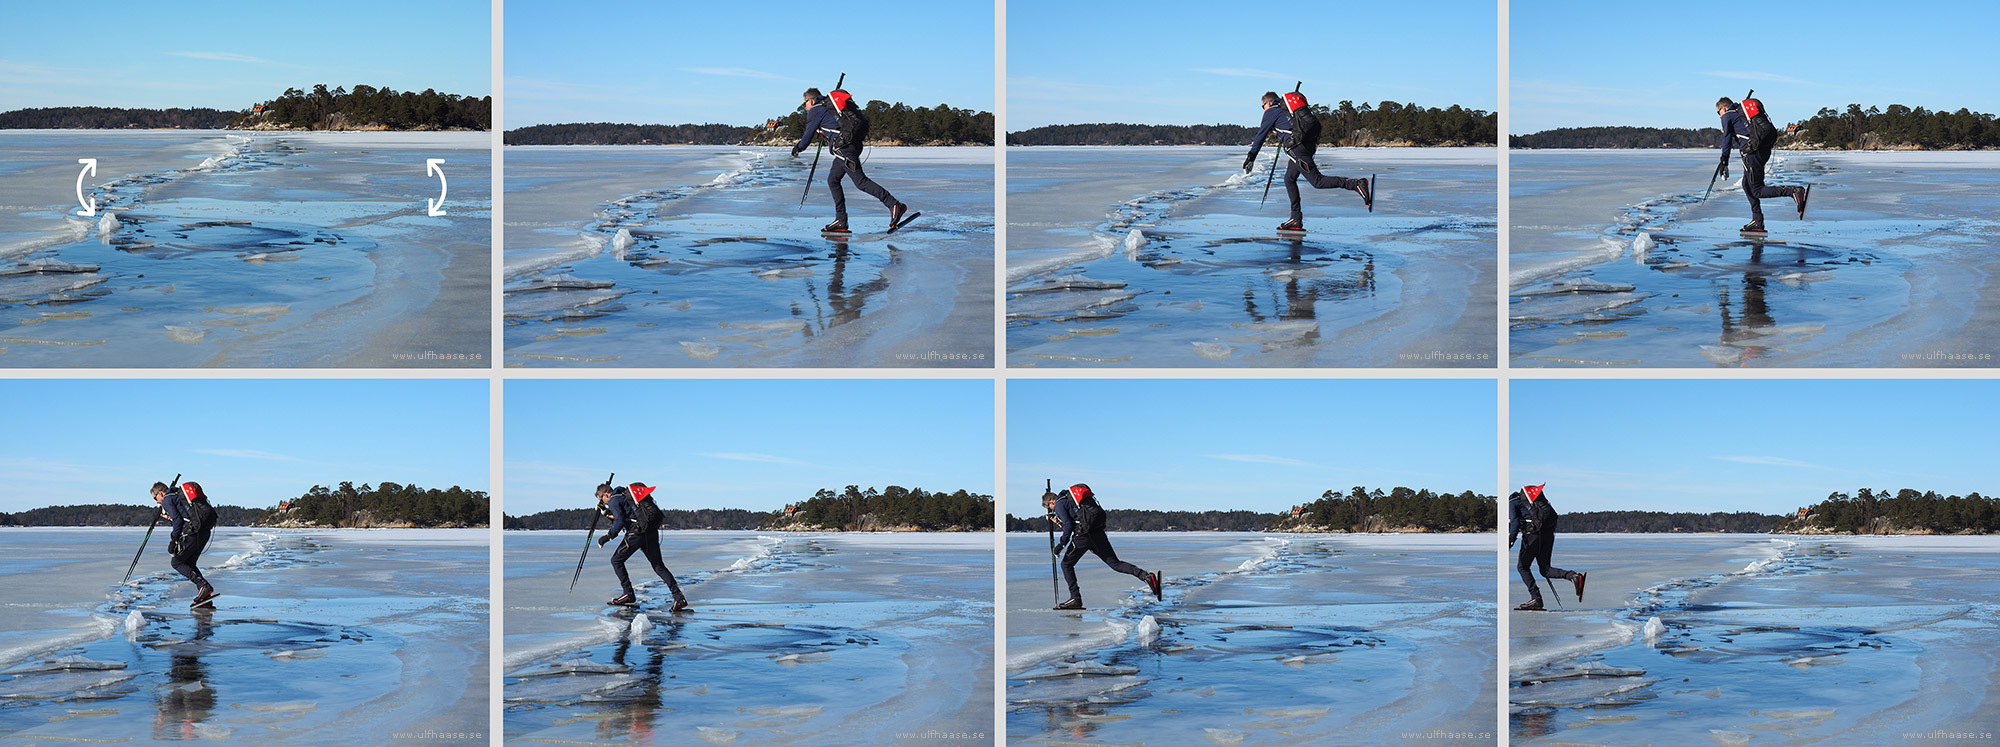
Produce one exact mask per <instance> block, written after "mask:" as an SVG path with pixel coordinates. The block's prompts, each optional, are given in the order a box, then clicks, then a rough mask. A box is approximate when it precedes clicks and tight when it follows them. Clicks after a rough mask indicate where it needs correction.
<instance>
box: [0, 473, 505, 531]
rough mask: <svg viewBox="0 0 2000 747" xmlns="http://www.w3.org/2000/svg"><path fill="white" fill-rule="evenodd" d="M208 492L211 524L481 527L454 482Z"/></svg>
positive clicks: (57, 520)
mask: <svg viewBox="0 0 2000 747" xmlns="http://www.w3.org/2000/svg"><path fill="white" fill-rule="evenodd" d="M141 500H143V501H145V502H144V503H130V504H126V503H109V504H92V505H83V506H50V507H47V508H36V509H30V510H27V511H22V512H20V513H14V514H5V513H0V526H30V527H52V526H91V527H130V526H139V527H142V526H146V525H147V524H149V523H151V522H152V520H153V516H155V515H156V514H158V513H159V509H158V508H157V507H155V506H153V505H151V498H150V497H144V498H141ZM220 500H221V499H220V498H219V497H213V496H212V497H211V498H210V501H211V505H213V506H214V507H215V515H216V524H217V525H218V526H232V527H426V528H428V527H483V526H486V511H487V495H486V493H485V491H480V490H466V489H464V488H460V487H458V486H456V485H454V486H451V487H449V488H445V489H442V490H440V489H437V488H421V487H418V486H415V485H399V484H397V483H393V482H384V483H382V484H380V485H377V486H372V487H371V486H369V485H368V484H366V483H363V484H362V485H361V487H358V488H357V487H355V486H354V483H351V482H343V483H340V485H339V486H337V487H334V488H327V487H325V486H321V485H314V486H313V487H312V489H311V490H308V491H306V493H305V495H302V496H299V497H298V498H294V499H292V500H289V501H285V502H282V503H279V504H278V505H276V506H273V507H271V508H243V507H241V506H235V505H229V504H225V503H222V502H220Z"/></svg>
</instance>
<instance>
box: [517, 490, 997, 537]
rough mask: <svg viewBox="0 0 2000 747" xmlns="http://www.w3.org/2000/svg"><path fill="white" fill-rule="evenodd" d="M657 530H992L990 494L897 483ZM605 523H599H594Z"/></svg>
mask: <svg viewBox="0 0 2000 747" xmlns="http://www.w3.org/2000/svg"><path fill="white" fill-rule="evenodd" d="M664 498H665V496H664V495H658V496H655V497H654V499H653V500H654V502H655V503H659V504H660V512H661V513H663V514H665V515H666V520H665V522H664V523H662V524H661V528H662V529H745V530H757V529H761V530H765V531H774V532H986V531H992V529H993V496H990V495H981V494H978V493H972V492H968V491H965V490H955V491H952V492H950V493H945V492H933V491H929V490H924V489H923V488H904V487H902V486H899V485H890V486H889V487H886V488H882V489H880V490H877V489H875V488H868V489H866V490H863V489H862V488H860V487H859V486H855V485H849V486H847V488H846V489H844V490H841V491H839V492H835V491H832V490H828V489H825V488H821V489H820V490H818V491H816V492H814V493H813V495H812V497H810V498H807V499H805V500H803V501H800V502H798V503H794V504H789V505H787V506H785V507H784V508H783V509H781V510H778V511H746V510H743V509H737V508H722V509H713V508H702V509H675V508H668V507H667V506H668V503H669V501H666V500H663V499H664ZM593 512H594V509H592V508H590V507H587V506H586V507H584V508H565V509H557V510H554V511H543V512H541V513H536V514H529V515H527V516H520V517H514V516H509V517H506V521H505V523H504V524H502V526H503V527H505V528H507V529H589V528H590V526H591V514H592V513H593ZM603 526H605V525H604V524H602V523H600V524H599V527H600V528H602V527H603Z"/></svg>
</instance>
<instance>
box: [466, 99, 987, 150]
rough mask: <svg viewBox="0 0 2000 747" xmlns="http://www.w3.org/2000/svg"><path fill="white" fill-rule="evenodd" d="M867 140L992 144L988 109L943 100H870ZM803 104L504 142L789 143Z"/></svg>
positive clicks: (559, 131)
mask: <svg viewBox="0 0 2000 747" xmlns="http://www.w3.org/2000/svg"><path fill="white" fill-rule="evenodd" d="M861 113H862V116H864V117H867V118H868V144H869V145H992V144H993V113H992V112H982V111H973V110H971V109H959V108H956V107H953V106H951V105H948V104H939V105H937V106H934V107H922V106H919V107H912V106H908V105H906V104H903V103H902V102H897V103H894V104H890V103H888V102H884V101H879V100H878V101H870V102H868V103H867V104H866V105H864V106H863V107H862V108H861ZM805 127H806V114H805V111H804V110H803V109H801V110H797V111H793V112H791V113H790V114H786V115H783V116H780V117H775V118H772V119H770V120H767V121H766V122H765V123H764V124H763V125H762V126H757V127H736V126H732V125H722V124H699V125H698V124H678V125H635V124H614V123H610V122H587V123H576V124H554V125H535V126H533V127H522V128H519V129H514V130H508V131H507V133H506V135H505V136H504V142H506V144H508V145H766V146H784V147H790V146H792V145H794V144H796V143H798V141H799V136H800V135H801V133H803V132H805Z"/></svg>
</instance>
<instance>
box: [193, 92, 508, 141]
mask: <svg viewBox="0 0 2000 747" xmlns="http://www.w3.org/2000/svg"><path fill="white" fill-rule="evenodd" d="M266 124H270V125H280V126H285V127H297V128H303V129H308V130H339V129H348V130H352V129H366V128H375V127H386V128H388V129H392V130H417V129H423V130H451V129H461V130H488V129H492V127H493V97H491V96H480V97H476V98H475V97H472V96H460V95H458V94H455V93H438V92H437V91H435V90H432V89H429V88H426V89H424V91H423V93H416V92H412V91H400V92H399V91H397V90H396V89H393V88H376V87H374V86H368V85H359V86H355V87H354V90H352V91H349V90H347V88H346V87H345V86H342V87H337V88H334V89H332V90H328V89H327V87H326V84H324V83H321V84H319V85H316V86H313V87H312V90H311V91H301V90H299V89H297V88H288V89H285V92H284V93H283V94H281V95H279V96H278V97H277V98H275V99H272V100H270V101H267V102H264V111H262V112H256V113H251V112H243V113H240V114H238V115H237V116H236V118H235V119H234V120H232V121H231V122H230V123H229V126H230V127H237V128H248V127H255V126H258V125H266Z"/></svg>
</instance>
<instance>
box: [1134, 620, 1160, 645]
mask: <svg viewBox="0 0 2000 747" xmlns="http://www.w3.org/2000/svg"><path fill="white" fill-rule="evenodd" d="M1133 634H1134V636H1135V637H1136V638H1137V640H1138V641H1139V642H1140V643H1152V642H1154V641H1157V640H1159V639H1160V621H1158V620H1155V619H1153V616H1152V615H1147V616H1146V618H1145V619H1143V620H1140V621H1139V627H1138V629H1136V630H1134V631H1133Z"/></svg>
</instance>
